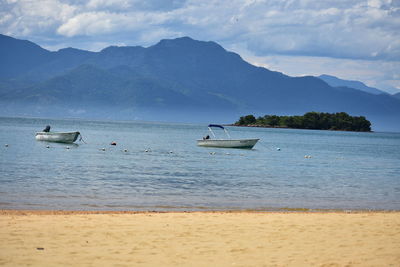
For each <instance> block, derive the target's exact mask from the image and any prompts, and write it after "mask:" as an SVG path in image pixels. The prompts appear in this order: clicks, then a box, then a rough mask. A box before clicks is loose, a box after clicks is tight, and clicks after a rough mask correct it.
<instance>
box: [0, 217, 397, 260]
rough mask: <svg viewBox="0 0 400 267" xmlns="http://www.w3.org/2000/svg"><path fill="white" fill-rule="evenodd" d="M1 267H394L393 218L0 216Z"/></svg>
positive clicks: (395, 252)
mask: <svg viewBox="0 0 400 267" xmlns="http://www.w3.org/2000/svg"><path fill="white" fill-rule="evenodd" d="M0 240H1V241H0V265H3V266H26V265H30V266H59V265H64V266H66V265H68V266H399V263H400V212H355V213H346V212H316V213H312V212H293V213H289V212H288V213H284V212H166V213H155V212H137V213H135V212H63V211H10V210H3V211H0Z"/></svg>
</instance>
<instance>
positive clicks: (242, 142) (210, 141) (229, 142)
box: [197, 124, 260, 149]
mask: <svg viewBox="0 0 400 267" xmlns="http://www.w3.org/2000/svg"><path fill="white" fill-rule="evenodd" d="M212 128H220V129H222V130H224V132H225V134H226V135H227V136H228V139H217V138H216V136H215V134H214V132H213V130H212ZM208 130H209V131H210V133H211V135H212V136H213V138H210V136H209V135H207V136H206V137H204V138H203V139H199V140H197V145H198V146H204V147H220V148H247V149H251V148H253V146H254V145H255V144H256V143H257V142H258V140H260V139H255V138H254V139H231V137H230V135H229V133H228V131H227V130H226V129H225V128H224V127H223V126H221V125H217V124H210V125H208Z"/></svg>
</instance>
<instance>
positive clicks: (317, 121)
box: [234, 111, 371, 132]
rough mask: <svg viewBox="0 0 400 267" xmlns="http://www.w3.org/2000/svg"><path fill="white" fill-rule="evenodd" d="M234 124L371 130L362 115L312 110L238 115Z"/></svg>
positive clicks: (369, 124)
mask: <svg viewBox="0 0 400 267" xmlns="http://www.w3.org/2000/svg"><path fill="white" fill-rule="evenodd" d="M234 125H236V126H259V127H281V128H295V129H313V130H341V131H356V132H370V131H371V122H370V121H368V120H367V119H366V118H365V117H364V116H359V117H354V116H350V115H349V114H347V113H346V112H338V113H333V114H331V113H324V112H315V111H313V112H307V113H305V114H304V115H303V116H277V115H265V116H263V117H258V118H257V119H256V118H255V117H254V115H247V116H242V117H240V118H239V120H238V121H237V122H235V124H234Z"/></svg>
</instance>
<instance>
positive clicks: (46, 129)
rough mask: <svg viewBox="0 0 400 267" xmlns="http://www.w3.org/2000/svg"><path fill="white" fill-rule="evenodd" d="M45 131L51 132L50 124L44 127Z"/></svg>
mask: <svg viewBox="0 0 400 267" xmlns="http://www.w3.org/2000/svg"><path fill="white" fill-rule="evenodd" d="M43 132H45V133H48V132H50V125H47V126H46V128H44V129H43Z"/></svg>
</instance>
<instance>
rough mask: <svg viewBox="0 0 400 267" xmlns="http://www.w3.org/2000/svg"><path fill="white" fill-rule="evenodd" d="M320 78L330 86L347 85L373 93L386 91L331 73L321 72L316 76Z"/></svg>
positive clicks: (378, 93)
mask: <svg viewBox="0 0 400 267" xmlns="http://www.w3.org/2000/svg"><path fill="white" fill-rule="evenodd" d="M318 78H320V79H321V80H323V81H324V82H326V83H327V84H329V85H330V86H332V87H349V88H353V89H357V90H360V91H363V92H367V93H370V94H374V95H380V94H386V92H384V91H382V90H379V89H377V88H374V87H369V86H367V85H365V84H364V83H363V82H360V81H353V80H343V79H340V78H338V77H335V76H332V75H327V74H322V75H320V76H318Z"/></svg>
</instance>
